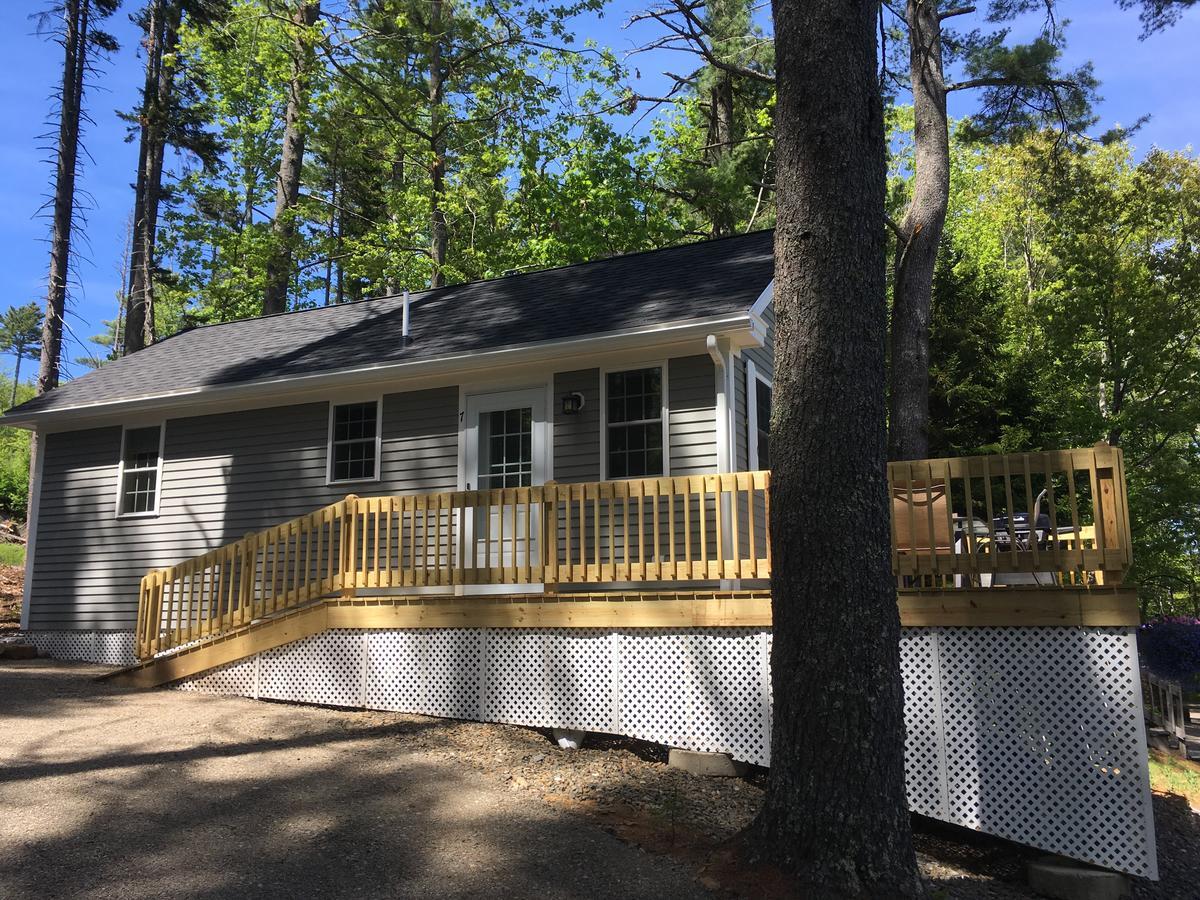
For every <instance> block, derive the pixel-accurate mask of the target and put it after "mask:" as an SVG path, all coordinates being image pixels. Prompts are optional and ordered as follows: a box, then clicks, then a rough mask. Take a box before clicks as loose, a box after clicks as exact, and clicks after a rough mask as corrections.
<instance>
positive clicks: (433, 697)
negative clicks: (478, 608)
mask: <svg viewBox="0 0 1200 900" xmlns="http://www.w3.org/2000/svg"><path fill="white" fill-rule="evenodd" d="M421 637H422V640H423V649H424V656H423V658H422V666H421V667H422V670H423V671H424V672H425V673H426V680H425V700H424V711H425V712H426V713H427V714H428V715H431V716H447V717H450V718H456V719H478V718H479V717H480V716H479V708H480V698H479V691H480V679H481V678H482V672H483V667H482V665H481V664H480V659H479V654H480V652H481V650H482V647H483V641H484V636H483V632H482V630H481V629H478V628H434V629H427V630H426V631H425V632H424V633H423V634H422V635H421Z"/></svg>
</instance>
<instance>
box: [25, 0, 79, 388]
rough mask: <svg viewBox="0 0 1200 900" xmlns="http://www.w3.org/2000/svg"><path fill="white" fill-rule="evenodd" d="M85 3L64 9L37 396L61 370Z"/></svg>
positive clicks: (73, 0)
mask: <svg viewBox="0 0 1200 900" xmlns="http://www.w3.org/2000/svg"><path fill="white" fill-rule="evenodd" d="M90 12H91V4H90V2H89V0H67V2H66V3H65V4H64V8H63V20H64V22H63V24H64V29H63V49H64V55H63V79H62V98H61V101H62V102H61V109H60V111H59V119H58V158H57V163H56V166H55V173H54V212H53V220H52V223H51V230H50V273H49V276H48V279H47V281H48V284H47V287H46V321H45V324H44V325H43V326H42V359H41V365H40V367H39V369H38V383H37V392H38V393H39V394H44V393H45V392H46V391H49V390H53V389H54V388H56V387H58V381H59V376H60V368H61V364H62V341H63V316H64V315H65V314H66V309H67V278H68V276H69V270H70V264H71V227H72V225H73V223H74V212H75V167H76V163H77V161H78V159H79V115H80V110H81V107H82V99H83V76H84V72H85V71H86V69H87V40H88V16H89V14H90Z"/></svg>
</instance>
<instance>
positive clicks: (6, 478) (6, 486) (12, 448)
mask: <svg viewBox="0 0 1200 900" xmlns="http://www.w3.org/2000/svg"><path fill="white" fill-rule="evenodd" d="M15 393H16V398H17V402H18V403H24V402H25V401H26V400H28V399H30V398H31V397H33V395H34V393H35V389H34V387H33V385H31V384H18V385H17V388H16V392H15ZM12 394H13V380H12V378H11V377H9V376H7V375H0V397H5V398H8V397H10V396H12ZM29 438H30V434H29V432H28V431H25V430H23V429H20V428H4V427H0V516H12V517H13V518H17V519H24V518H25V507H26V504H27V502H28V499H29Z"/></svg>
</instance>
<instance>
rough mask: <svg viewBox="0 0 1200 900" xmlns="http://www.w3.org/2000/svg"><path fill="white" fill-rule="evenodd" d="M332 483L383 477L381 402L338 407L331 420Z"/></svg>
mask: <svg viewBox="0 0 1200 900" xmlns="http://www.w3.org/2000/svg"><path fill="white" fill-rule="evenodd" d="M329 432H330V433H329V480H330V482H336V481H373V480H375V479H377V478H378V477H379V402H378V401H376V400H371V401H370V402H367V403H345V404H342V405H340V406H334V407H333V410H332V412H331V413H330V417H329Z"/></svg>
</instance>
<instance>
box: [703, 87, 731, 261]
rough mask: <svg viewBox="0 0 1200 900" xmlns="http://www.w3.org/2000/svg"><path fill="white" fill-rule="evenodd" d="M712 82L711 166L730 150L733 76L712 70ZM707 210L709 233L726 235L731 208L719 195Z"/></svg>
mask: <svg viewBox="0 0 1200 900" xmlns="http://www.w3.org/2000/svg"><path fill="white" fill-rule="evenodd" d="M713 78H714V81H713V84H712V87H711V88H709V94H708V102H709V119H708V158H709V163H710V164H711V165H713V166H719V165H720V164H721V161H722V160H724V159H725V158H726V157H727V156H728V155H729V154H730V152H731V151H732V150H733V76H732V75H730V74H729V73H728V72H714V73H713ZM713 200H714V201H716V202H715V203H714V204H713V206H712V209H711V210H710V212H709V219H710V220H711V222H712V236H713V237H715V238H719V237H728V236H729V235H731V234H733V231H734V222H733V211H732V210H731V209H730V208H729V204H728V203H726V202H722V198H721V197H714V198H713Z"/></svg>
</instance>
